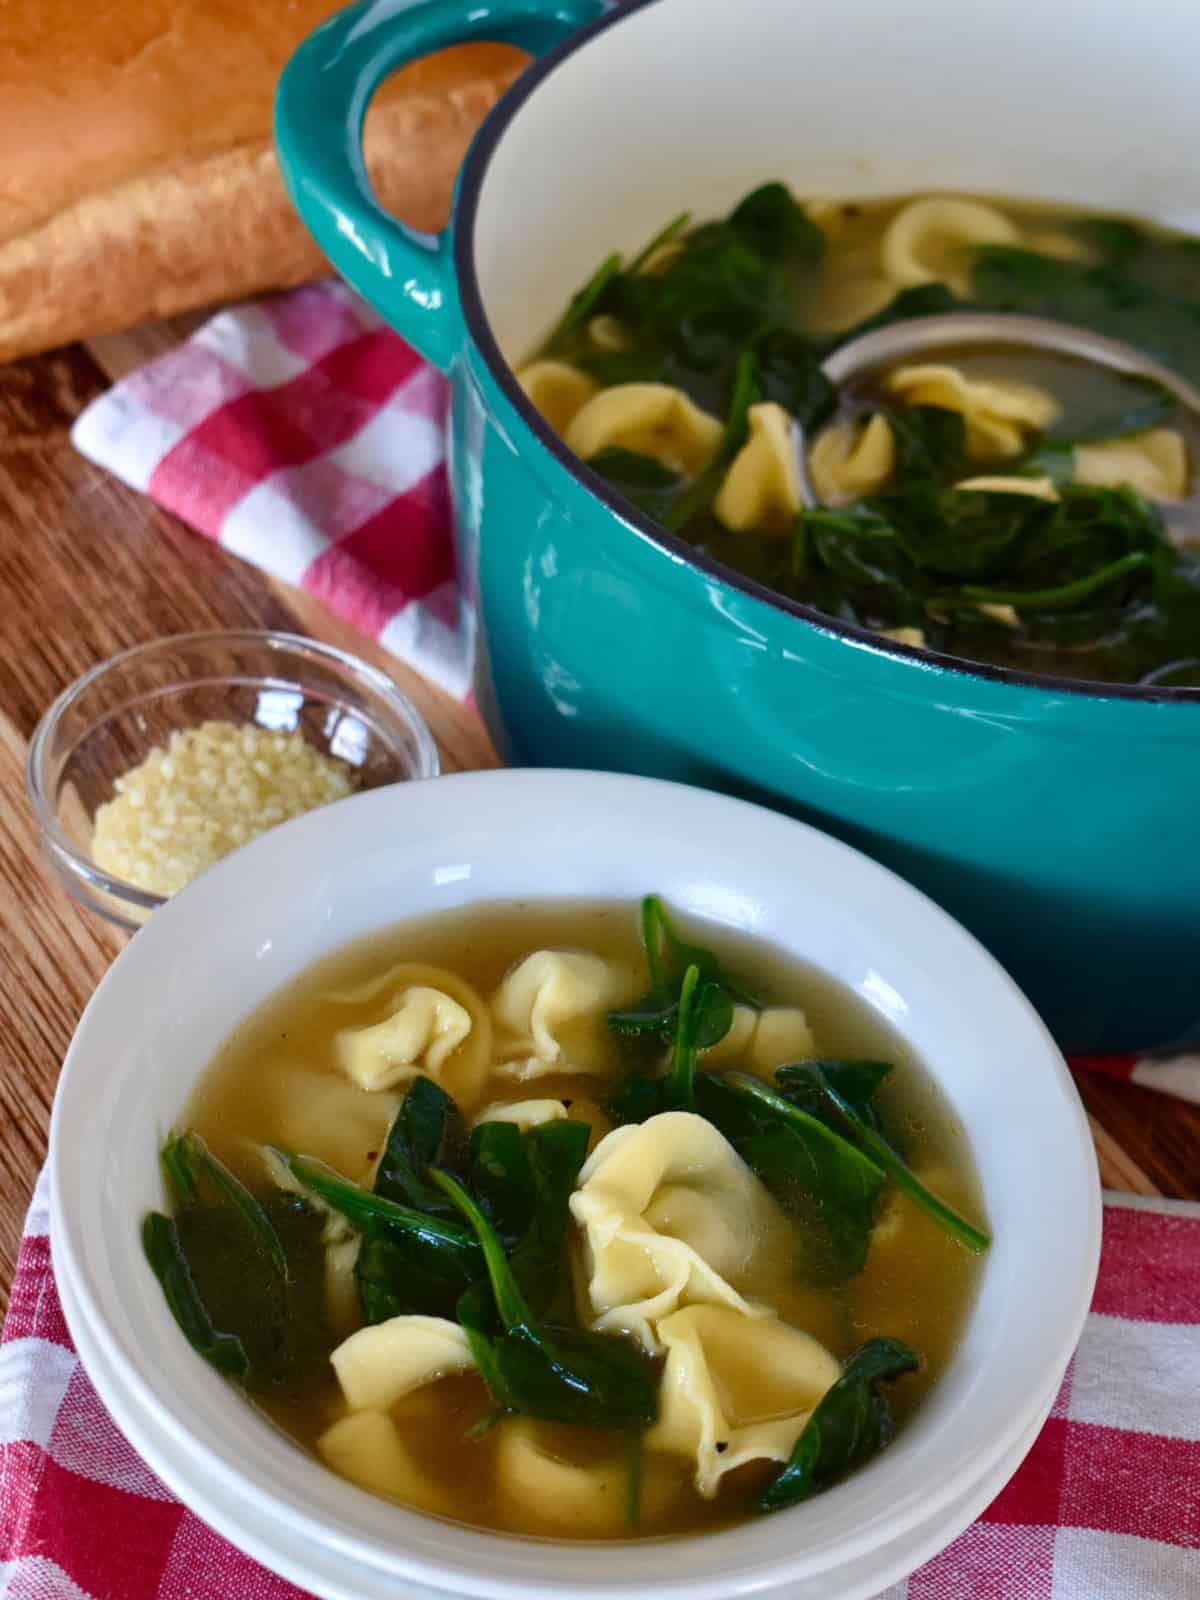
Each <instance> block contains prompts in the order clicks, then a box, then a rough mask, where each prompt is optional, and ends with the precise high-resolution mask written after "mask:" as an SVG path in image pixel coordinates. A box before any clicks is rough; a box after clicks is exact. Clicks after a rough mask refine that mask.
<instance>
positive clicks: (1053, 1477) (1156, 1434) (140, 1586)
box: [0, 1178, 1200, 1600]
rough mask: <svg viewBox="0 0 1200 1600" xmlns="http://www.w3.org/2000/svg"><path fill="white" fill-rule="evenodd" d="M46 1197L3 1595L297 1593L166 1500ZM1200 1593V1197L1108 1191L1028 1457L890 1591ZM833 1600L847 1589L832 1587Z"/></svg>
mask: <svg viewBox="0 0 1200 1600" xmlns="http://www.w3.org/2000/svg"><path fill="white" fill-rule="evenodd" d="M46 1199H47V1197H46V1183H45V1179H44V1178H43V1180H42V1182H41V1183H39V1185H38V1191H37V1193H36V1194H35V1196H34V1202H33V1207H32V1209H31V1211H30V1213H29V1218H28V1221H27V1223H26V1233H25V1237H24V1239H23V1240H22V1242H21V1253H20V1258H19V1260H18V1263H17V1275H16V1280H15V1282H14V1284H13V1292H12V1301H11V1304H10V1306H9V1311H8V1319H7V1321H6V1322H5V1325H4V1334H3V1340H2V1342H0V1594H2V1595H5V1596H7V1600H302V1597H301V1595H300V1591H299V1590H297V1589H295V1588H294V1587H293V1586H292V1585H291V1584H289V1583H285V1582H284V1581H283V1579H282V1578H276V1577H274V1576H273V1575H272V1574H270V1573H268V1572H266V1571H265V1570H264V1569H263V1568H262V1567H260V1566H258V1565H257V1564H256V1563H255V1562H253V1561H251V1560H249V1559H248V1558H247V1557H246V1556H243V1555H241V1554H239V1553H238V1552H237V1551H236V1550H235V1549H233V1547H232V1546H231V1545H229V1544H227V1543H226V1542H225V1541H224V1540H223V1539H221V1538H219V1537H218V1536H217V1535H216V1534H215V1533H213V1532H211V1531H210V1530H209V1529H208V1528H207V1527H206V1526H205V1525H204V1524H203V1523H202V1522H201V1521H200V1520H199V1519H198V1518H197V1517H195V1516H193V1515H192V1513H191V1512H190V1511H187V1510H185V1509H184V1507H183V1506H181V1505H180V1504H179V1502H178V1501H177V1500H175V1499H173V1498H172V1496H171V1495H170V1493H169V1492H168V1491H167V1490H166V1489H165V1488H164V1487H163V1485H162V1484H161V1483H160V1482H159V1481H158V1479H157V1478H156V1477H155V1476H154V1475H153V1474H152V1473H151V1472H150V1470H149V1468H148V1467H146V1466H145V1464H144V1463H143V1462H142V1461H141V1460H140V1459H139V1458H138V1456H137V1455H136V1454H135V1452H134V1450H133V1448H132V1446H131V1445H129V1444H128V1443H127V1442H126V1441H125V1439H124V1438H122V1436H121V1435H120V1434H119V1433H118V1432H117V1429H116V1426H115V1425H114V1423H113V1422H112V1420H111V1419H110V1418H109V1416H108V1414H107V1412H106V1411H105V1410H104V1407H103V1406H102V1405H101V1404H100V1401H99V1400H98V1399H97V1397H96V1393H95V1391H94V1390H93V1388H92V1386H91V1384H90V1383H89V1382H88V1379H87V1375H86V1373H85V1372H84V1371H83V1368H82V1367H81V1366H80V1364H79V1360H78V1358H77V1357H76V1355H75V1352H74V1350H73V1349H72V1347H71V1341H70V1337H69V1335H68V1333H67V1328H66V1323H65V1322H64V1321H63V1315H62V1311H61V1309H60V1307H59V1302H58V1294H57V1292H56V1290H55V1286H54V1277H53V1274H52V1271H51V1264H50V1247H49V1240H48V1239H47V1237H46V1232H47V1220H48V1219H47V1204H46ZM1197 1595H1200V1205H1196V1204H1186V1203H1183V1202H1178V1201H1177V1202H1174V1203H1171V1202H1161V1203H1157V1204H1150V1203H1149V1202H1147V1201H1143V1200H1137V1199H1134V1198H1132V1197H1129V1196H1120V1195H1109V1196H1108V1197H1107V1204H1106V1206H1105V1213H1104V1249H1103V1255H1102V1258H1101V1264H1100V1278H1099V1282H1098V1284H1097V1287H1096V1296H1095V1299H1094V1301H1093V1302H1092V1311H1091V1315H1090V1316H1089V1317H1088V1320H1087V1325H1086V1327H1085V1329H1084V1333H1083V1338H1082V1340H1081V1341H1080V1345H1079V1349H1078V1350H1077V1352H1076V1354H1075V1359H1074V1361H1073V1362H1072V1364H1071V1368H1070V1371H1069V1372H1068V1374H1067V1377H1066V1380H1065V1382H1064V1383H1063V1386H1062V1389H1061V1391H1060V1393H1059V1396H1058V1399H1057V1400H1056V1402H1055V1405H1054V1410H1053V1412H1052V1414H1051V1416H1050V1419H1049V1421H1048V1422H1047V1423H1046V1425H1045V1427H1044V1428H1043V1430H1042V1432H1041V1435H1040V1436H1039V1438H1038V1440H1037V1443H1036V1444H1035V1445H1034V1447H1033V1451H1032V1453H1031V1454H1030V1455H1029V1457H1028V1458H1027V1459H1026V1461H1025V1463H1024V1465H1023V1466H1022V1467H1021V1468H1020V1470H1019V1471H1018V1473H1017V1475H1016V1477H1015V1478H1013V1480H1012V1482H1011V1483H1010V1484H1009V1485H1008V1487H1007V1488H1006V1489H1004V1490H1003V1492H1002V1493H1001V1494H1000V1496H999V1498H998V1499H996V1500H995V1501H993V1502H992V1504H991V1505H990V1506H989V1507H988V1509H987V1510H986V1511H985V1512H984V1514H983V1516H982V1517H980V1519H979V1521H978V1522H976V1523H974V1524H973V1525H972V1526H971V1527H970V1528H968V1529H967V1531H966V1532H965V1533H964V1534H962V1536H961V1537H960V1538H958V1539H957V1540H956V1541H955V1542H954V1544H952V1545H951V1546H950V1548H949V1549H948V1550H946V1551H944V1552H943V1553H942V1554H941V1555H940V1556H937V1557H936V1558H935V1559H934V1560H933V1561H930V1562H928V1563H927V1564H926V1565H925V1566H924V1567H922V1568H920V1570H919V1571H917V1572H916V1573H914V1574H913V1576H912V1577H910V1578H909V1579H907V1580H906V1581H905V1582H903V1583H900V1584H897V1585H894V1586H893V1587H892V1588H890V1589H889V1590H888V1591H887V1593H886V1595H885V1596H881V1597H880V1600H1195V1597H1196V1596H1197ZM831 1600H834V1597H833V1596H831Z"/></svg>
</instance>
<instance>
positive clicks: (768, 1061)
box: [144, 896, 988, 1539]
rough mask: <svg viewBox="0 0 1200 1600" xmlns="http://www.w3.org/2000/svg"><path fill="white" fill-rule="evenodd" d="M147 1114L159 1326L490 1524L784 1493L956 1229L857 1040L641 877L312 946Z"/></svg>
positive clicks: (910, 1123) (868, 1408)
mask: <svg viewBox="0 0 1200 1600" xmlns="http://www.w3.org/2000/svg"><path fill="white" fill-rule="evenodd" d="M693 941H698V942H693ZM182 1126H183V1128H184V1129H185V1130H186V1131H180V1132H177V1133H174V1134H172V1136H171V1138H170V1139H169V1140H168V1143H167V1145H166V1147H165V1149H164V1151H163V1172H164V1178H165V1182H166V1188H167V1191H168V1193H169V1195H170V1199H171V1206H170V1214H169V1215H168V1214H166V1213H165V1212H164V1213H155V1214H152V1215H151V1216H150V1217H148V1218H147V1219H146V1223H145V1229H144V1238H145V1244H146V1250H147V1255H148V1257H149V1259H150V1262H151V1265H152V1266H153V1267H154V1270H155V1271H156V1273H157V1274H158V1276H159V1278H160V1281H161V1282H162V1285H163V1288H164V1291H165V1293H166V1295H167V1298H168V1302H169V1304H170V1306H171V1309H172V1311H173V1312H174V1314H175V1316H176V1319H177V1320H178V1322H179V1325H180V1327H181V1329H182V1331H183V1332H184V1334H185V1335H186V1337H187V1338H188V1340H189V1341H190V1343H191V1344H192V1346H193V1348H194V1349H195V1350H196V1351H197V1352H198V1353H199V1354H200V1355H202V1356H203V1357H205V1358H206V1359H208V1360H209V1361H211V1362H212V1363H213V1365H214V1366H216V1367H217V1368H218V1370H219V1371H221V1372H222V1373H224V1374H225V1375H226V1376H227V1377H229V1378H231V1379H232V1380H233V1381H235V1382H237V1383H238V1384H239V1385H241V1386H242V1388H243V1389H244V1390H245V1392H246V1394H247V1395H248V1396H249V1397H251V1398H252V1399H253V1400H254V1401H255V1403H256V1404H257V1405H259V1406H260V1407H261V1408H262V1409H264V1410H265V1411H266V1412H267V1413H268V1414H269V1415H270V1416H271V1417H272V1418H273V1419H274V1420H275V1421H276V1422H277V1423H278V1424H279V1425H280V1426H281V1427H283V1428H284V1429H285V1430H286V1431H287V1432H288V1433H289V1434H290V1435H291V1436H292V1437H294V1438H295V1439H297V1440H299V1441H300V1442H301V1443H303V1444H305V1445H306V1446H309V1447H310V1448H312V1449H314V1450H315V1451H316V1453H317V1454H318V1455H319V1456H320V1457H321V1458H322V1459H323V1460H324V1461H325V1462H326V1463H327V1464H328V1465H330V1466H331V1467H332V1468H334V1470H336V1471H338V1472H340V1473H342V1474H343V1475H344V1476H346V1477H348V1478H350V1479H351V1480H352V1481H354V1482H356V1483H358V1484H360V1485H362V1486H363V1487H365V1488H368V1489H370V1490H372V1491H374V1492H376V1493H378V1494H381V1495H384V1496H387V1497H389V1498H391V1499H393V1500H396V1501H398V1502H400V1503H402V1504H407V1505H410V1506H413V1507H417V1508H419V1509H422V1510H425V1511H429V1512H432V1513H434V1514H437V1515H441V1516H445V1517H449V1518H453V1519H455V1520H458V1521H461V1522H465V1523H470V1524H474V1525H476V1526H480V1527H489V1528H496V1529H500V1530H503V1531H506V1532H511V1533H519V1534H527V1535H543V1536H555V1537H567V1538H570V1537H578V1538H614V1539H630V1538H640V1537H655V1536H662V1535H669V1534H682V1533H690V1532H701V1531H704V1530H707V1529H712V1528H716V1527H721V1526H725V1525H727V1524H728V1523H730V1522H731V1521H734V1520H737V1519H739V1518H742V1517H746V1516H751V1515H757V1514H762V1513H765V1512H769V1511H773V1510H776V1509H779V1508H782V1507H785V1506H789V1505H793V1504H795V1503H797V1502H798V1501H800V1500H803V1499H805V1498H807V1497H808V1496H810V1495H812V1494H816V1493H819V1492H820V1491H821V1490H822V1489H824V1488H825V1487H827V1486H828V1485H829V1484H831V1483H834V1482H836V1481H838V1480H839V1479H840V1478H842V1477H843V1476H845V1475H846V1474H847V1473H848V1472H851V1471H853V1470H854V1468H855V1467H857V1466H858V1465H860V1464H861V1462H862V1461H864V1460H866V1459H868V1458H869V1457H870V1456H872V1455H874V1454H875V1453H877V1452H878V1451H879V1450H881V1449H882V1448H884V1447H885V1446H886V1444H887V1443H888V1441H889V1439H890V1437H891V1434H892V1432H893V1430H894V1428H895V1427H896V1426H897V1425H898V1424H902V1422H903V1420H904V1418H905V1417H906V1416H907V1415H908V1414H909V1413H910V1412H911V1410H912V1409H913V1407H914V1406H916V1405H917V1404H919V1403H920V1400H921V1398H922V1396H923V1395H924V1393H925V1392H926V1390H927V1389H928V1387H929V1385H930V1384H931V1383H933V1382H935V1381H936V1379H937V1377H938V1375H939V1373H940V1372H941V1371H942V1369H943V1368H944V1366H945V1364H946V1362H947V1360H948V1359H949V1357H950V1355H951V1353H952V1351H953V1348H954V1345H955V1342H956V1340H957V1338H958V1335H959V1331H960V1329H961V1326H962V1323H963V1320H964V1318H965V1316H966V1313H967V1310H968V1307H969V1304H970V1300H971V1297H972V1294H973V1292H974V1288H975V1284H976V1280H977V1276H978V1265H979V1259H980V1255H981V1254H982V1252H983V1251H984V1250H985V1249H986V1247H987V1243H988V1239H987V1235H986V1233H985V1232H984V1231H983V1229H982V1226H981V1223H982V1213H981V1207H980V1202H979V1195H978V1191H977V1187H976V1183H975V1179H974V1175H973V1172H972V1168H971V1163H970V1158H969V1155H968V1153H967V1150H966V1148H965V1142H964V1140H963V1138H962V1135H961V1133H960V1132H959V1130H958V1129H957V1128H956V1127H955V1125H954V1123H953V1120H952V1118H951V1117H950V1116H949V1115H948V1113H947V1111H946V1108H945V1107H944V1105H943V1104H942V1103H941V1101H940V1098H939V1096H938V1094H937V1092H936V1091H935V1090H934V1088H933V1086H932V1085H931V1084H930V1082H929V1080H928V1079H927V1078H926V1076H925V1075H924V1073H923V1071H922V1069H921V1068H920V1067H919V1066H918V1065H917V1064H916V1062H915V1061H914V1060H913V1059H912V1058H911V1056H910V1054H909V1053H908V1051H907V1050H906V1048H905V1047H904V1046H903V1045H902V1043H901V1042H900V1041H899V1040H898V1039H897V1038H896V1037H894V1036H893V1035H892V1033H891V1032H890V1030H888V1029H887V1028H886V1026H885V1025H883V1024H882V1023H881V1022H880V1020H879V1019H878V1018H877V1017H875V1016H874V1015H873V1014H871V1013H869V1012H868V1011H867V1010H866V1008H865V1007H863V1006H862V1005H861V1003H859V1002H858V1001H857V1000H854V999H853V998H852V997H850V996H849V995H847V994H845V993H844V992H842V991H841V990H840V988H838V987H837V986H835V985H834V984H832V983H831V982H830V981H829V980H827V979H823V978H821V977H819V976H818V975H817V974H815V973H812V972H810V971H808V970H806V969H800V968H797V967H796V966H795V965H794V964H793V963H791V962H789V961H787V960H785V959H783V958H782V957H781V956H780V955H779V954H778V953H777V952H774V951H772V950H770V949H767V948H765V947H763V946H761V945H758V944H756V943H752V942H749V941H743V940H732V939H728V938H726V937H724V936H722V937H721V938H720V940H719V941H716V942H715V945H710V936H709V934H708V933H707V932H706V931H702V930H701V929H699V928H698V927H697V928H694V929H693V928H684V927H683V926H682V925H677V924H676V921H675V919H674V918H673V917H672V916H671V915H670V913H669V912H668V911H667V909H666V907H665V906H664V905H663V904H662V902H661V901H659V900H658V899H657V898H656V897H653V896H652V897H649V898H648V899H647V900H646V901H645V902H644V904H643V906H642V908H641V913H640V918H639V915H638V913H637V911H636V910H635V909H634V908H631V907H627V906H616V905H610V904H598V905H597V904H584V905H577V906H574V907H569V906H568V907H564V906H557V907H555V906H538V905H536V904H533V905H513V906H491V907H482V908H475V909H474V910H472V911H470V912H469V913H455V914H452V915H446V916H443V917H438V918H432V919H428V920H426V921H423V922H420V923H414V924H411V925H409V926H407V927H404V928H400V929H398V930H396V931H395V933H393V934H390V935H387V936H384V937H382V938H376V939H373V940H371V941H370V943H369V944H363V945H360V946H358V947H356V948H354V949H353V950H351V951H348V952H345V953H344V954H343V955H342V956H340V957H338V958H336V959H335V960H333V961H331V962H327V963H324V964H323V965H322V966H321V967H319V968H317V969H316V970H314V971H313V972H310V973H307V974H305V975H303V976H302V977H301V978H300V979H299V980H297V981H296V982H295V983H294V984H293V985H291V986H290V987H289V988H288V989H287V990H286V991H285V992H284V993H283V994H281V995H280V996H278V997H277V998H276V999H275V1000H273V1001H272V1002H271V1003H270V1004H269V1005H268V1006H267V1007H266V1008H265V1009H264V1010H263V1011H262V1012H261V1013H260V1014H259V1015H257V1016H256V1017H254V1018H252V1019H251V1020H250V1021H249V1022H248V1023H247V1024H246V1025H244V1026H243V1027H242V1028H241V1029H240V1030H239V1031H238V1032H237V1033H236V1034H235V1035H234V1036H233V1037H232V1039H231V1040H230V1041H229V1043H228V1044H227V1045H226V1047H225V1048H224V1049H223V1051H222V1052H221V1055H220V1057H219V1058H218V1060H217V1061H216V1062H215V1063H214V1064H213V1066H212V1067H211V1069H210V1070H209V1072H208V1074H207V1075H206V1077H205V1078H204V1079H203V1081H202V1083H201V1085H200V1087H199V1089H198V1091H197V1093H196V1094H195V1096H194V1097H193V1100H192V1103H191V1105H190V1106H189V1107H188V1108H187V1111H186V1113H185V1116H184V1118H183V1119H182Z"/></svg>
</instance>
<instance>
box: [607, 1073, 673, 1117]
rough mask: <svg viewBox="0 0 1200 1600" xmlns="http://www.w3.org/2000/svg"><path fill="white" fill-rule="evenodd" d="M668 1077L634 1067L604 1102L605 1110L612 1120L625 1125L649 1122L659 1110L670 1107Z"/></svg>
mask: <svg viewBox="0 0 1200 1600" xmlns="http://www.w3.org/2000/svg"><path fill="white" fill-rule="evenodd" d="M667 1088H668V1082H667V1079H666V1078H659V1077H655V1076H653V1075H652V1074H651V1073H649V1072H644V1071H641V1070H639V1069H638V1068H636V1067H635V1068H633V1069H632V1070H631V1071H630V1072H628V1073H626V1075H625V1076H624V1077H623V1078H622V1079H621V1080H620V1082H619V1083H618V1084H617V1086H616V1087H615V1088H614V1090H613V1092H612V1094H611V1095H609V1097H608V1100H607V1101H606V1103H605V1110H606V1111H607V1112H608V1114H609V1116H610V1117H611V1118H612V1119H613V1121H614V1122H615V1123H616V1124H617V1125H618V1126H619V1127H624V1126H625V1125H626V1124H627V1123H633V1122H648V1121H649V1120H650V1118H651V1117H656V1116H657V1115H658V1113H659V1112H660V1111H665V1110H666V1109H667Z"/></svg>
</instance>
